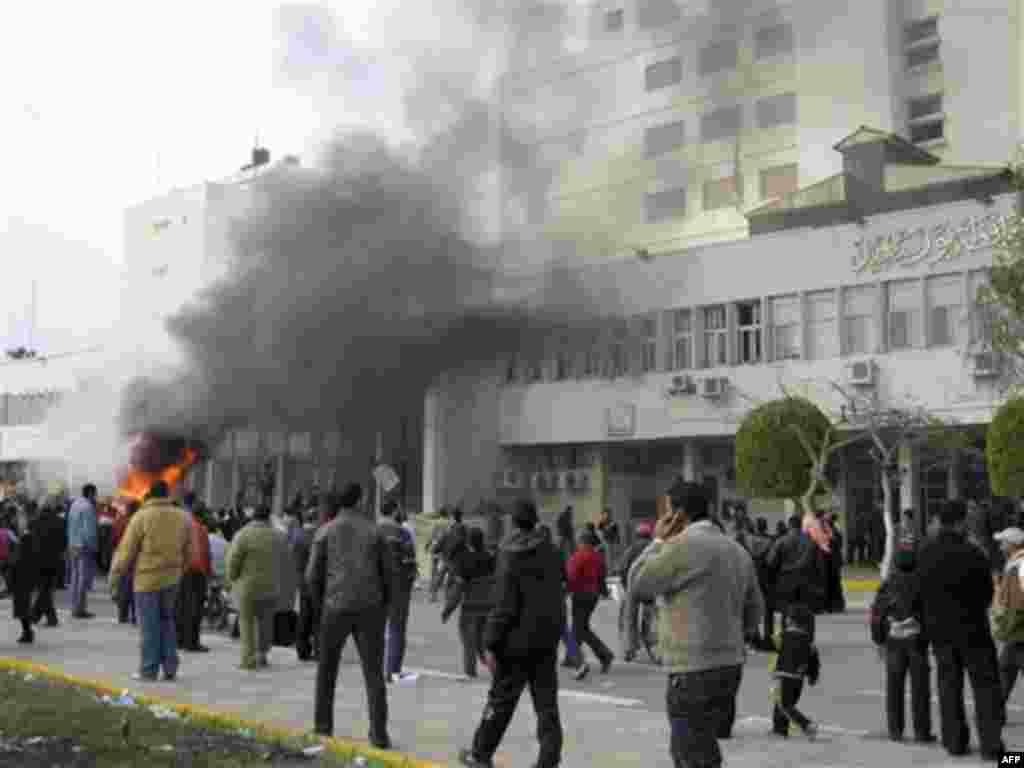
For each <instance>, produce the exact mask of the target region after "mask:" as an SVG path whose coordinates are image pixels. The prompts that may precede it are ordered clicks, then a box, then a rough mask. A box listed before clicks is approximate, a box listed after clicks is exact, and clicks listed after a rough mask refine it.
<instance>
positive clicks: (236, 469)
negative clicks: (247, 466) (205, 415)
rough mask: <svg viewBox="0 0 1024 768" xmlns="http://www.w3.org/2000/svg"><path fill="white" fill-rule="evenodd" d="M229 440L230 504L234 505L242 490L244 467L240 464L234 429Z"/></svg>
mask: <svg viewBox="0 0 1024 768" xmlns="http://www.w3.org/2000/svg"><path fill="white" fill-rule="evenodd" d="M229 440H231V499H230V501H229V502H228V505H229V506H232V507H233V506H234V505H235V499H237V498H238V494H239V492H240V491H241V490H242V469H241V467H240V466H239V464H238V440H237V434H236V433H235V432H234V431H232V432H231V436H230V437H229Z"/></svg>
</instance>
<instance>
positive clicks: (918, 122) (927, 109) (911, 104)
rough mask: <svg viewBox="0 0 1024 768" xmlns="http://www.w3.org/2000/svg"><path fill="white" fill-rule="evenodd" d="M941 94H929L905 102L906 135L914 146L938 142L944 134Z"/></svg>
mask: <svg viewBox="0 0 1024 768" xmlns="http://www.w3.org/2000/svg"><path fill="white" fill-rule="evenodd" d="M945 123H946V116H945V114H944V113H943V111H942V94H941V93H931V94H929V95H927V96H921V97H918V98H916V99H910V100H909V101H908V102H907V133H908V134H909V136H910V140H911V141H912V142H914V143H915V144H920V143H923V142H928V141H938V140H941V139H942V138H943V137H944V134H945Z"/></svg>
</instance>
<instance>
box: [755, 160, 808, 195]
mask: <svg viewBox="0 0 1024 768" xmlns="http://www.w3.org/2000/svg"><path fill="white" fill-rule="evenodd" d="M798 183H799V173H798V170H797V165H796V163H792V164H790V165H778V166H775V167H774V168H765V169H764V170H763V171H761V199H762V200H770V199H772V198H775V197H785V196H786V195H790V194H792V193H793V192H796V191H797V189H798V188H799V187H798V186H797V184H798Z"/></svg>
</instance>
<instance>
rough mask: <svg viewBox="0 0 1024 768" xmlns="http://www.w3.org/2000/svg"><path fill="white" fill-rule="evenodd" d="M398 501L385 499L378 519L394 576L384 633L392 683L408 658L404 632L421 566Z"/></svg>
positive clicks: (387, 666)
mask: <svg viewBox="0 0 1024 768" xmlns="http://www.w3.org/2000/svg"><path fill="white" fill-rule="evenodd" d="M397 512H398V503H397V502H395V501H390V500H389V501H386V502H384V505H383V507H382V508H381V518H380V520H378V521H377V526H378V528H379V529H380V533H381V536H383V537H384V540H385V541H386V542H387V544H388V546H389V547H390V549H391V564H392V568H394V576H393V577H392V579H391V585H392V594H391V603H390V605H389V606H388V624H387V634H386V636H385V648H386V650H385V670H384V672H385V677H386V679H387V681H388V682H389V683H393V682H397V681H399V680H400V679H401V678H402V661H403V660H404V658H405V633H406V628H407V626H408V624H409V604H410V602H411V601H412V587H413V584H415V583H416V576H417V574H418V571H419V568H418V566H417V563H416V546H415V545H414V544H413V540H412V537H411V536H410V535H409V532H408V531H407V530H406V529H405V528H404V527H403V526H402V524H401V523H399V522H398V521H397V520H396V514H397Z"/></svg>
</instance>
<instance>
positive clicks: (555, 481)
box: [544, 472, 562, 491]
mask: <svg viewBox="0 0 1024 768" xmlns="http://www.w3.org/2000/svg"><path fill="white" fill-rule="evenodd" d="M545 475H546V477H545V487H544V490H546V491H557V490H559V489H560V488H561V487H562V475H561V473H559V472H546V473H545Z"/></svg>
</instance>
